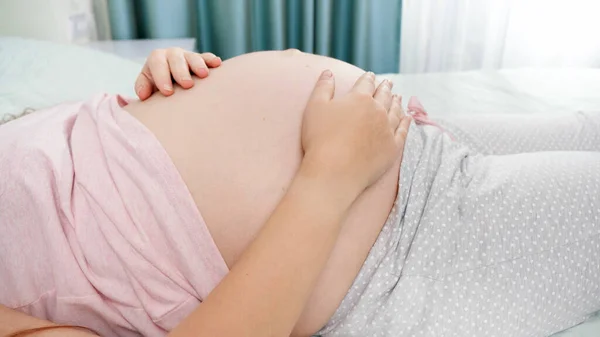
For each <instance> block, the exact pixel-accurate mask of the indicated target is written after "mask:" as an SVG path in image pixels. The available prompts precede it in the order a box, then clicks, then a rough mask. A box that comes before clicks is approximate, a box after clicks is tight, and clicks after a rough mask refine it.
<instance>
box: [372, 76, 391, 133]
mask: <svg viewBox="0 0 600 337" xmlns="http://www.w3.org/2000/svg"><path fill="white" fill-rule="evenodd" d="M392 86H393V84H392V82H390V81H389V80H383V81H382V82H381V83H380V84H379V86H378V87H377V90H375V95H374V96H373V97H374V98H375V101H377V102H379V104H381V105H383V107H384V108H385V111H389V110H390V106H392ZM394 129H395V128H394Z"/></svg>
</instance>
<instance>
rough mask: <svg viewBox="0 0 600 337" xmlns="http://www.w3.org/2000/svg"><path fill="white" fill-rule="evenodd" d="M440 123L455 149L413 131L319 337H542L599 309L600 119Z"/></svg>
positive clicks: (437, 133)
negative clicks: (375, 230) (355, 268)
mask: <svg viewBox="0 0 600 337" xmlns="http://www.w3.org/2000/svg"><path fill="white" fill-rule="evenodd" d="M478 118H479V117H478ZM491 121H493V122H491ZM463 122H464V123H463ZM440 124H442V125H443V126H444V129H445V130H447V131H448V132H450V133H451V134H452V135H454V137H455V138H456V139H457V140H456V141H452V140H451V139H450V137H448V135H446V134H444V133H443V132H442V131H441V130H440V129H438V128H435V127H432V126H415V125H412V126H411V130H410V132H409V136H408V139H407V143H406V147H405V154H404V158H403V162H402V167H401V173H400V181H399V186H400V188H399V192H398V196H397V199H396V202H395V204H394V207H393V209H392V212H391V213H390V215H389V218H388V220H387V222H386V224H385V226H384V227H383V229H382V231H381V233H380V235H379V237H378V239H377V241H376V243H375V245H374V246H373V248H372V249H371V252H370V253H369V256H368V258H367V259H366V261H365V263H364V265H363V267H362V269H361V271H360V273H359V275H358V276H357V277H356V279H355V281H354V283H353V285H352V287H351V289H350V290H349V291H348V294H347V295H346V297H345V298H344V300H343V301H342V303H341V305H340V306H339V308H338V310H337V311H336V313H335V315H334V316H333V317H332V318H331V320H330V321H329V322H328V323H327V325H326V326H325V327H324V328H323V329H322V330H321V331H320V332H319V334H321V335H324V336H411V337H412V336H414V337H433V336H435V337H440V336H443V337H445V336H457V337H458V336H460V337H464V336H502V337H510V336H515V337H517V336H528V337H529V336H548V335H551V334H552V333H555V332H557V331H560V330H563V329H566V328H568V327H570V326H573V325H575V324H577V323H579V322H582V321H583V320H585V319H586V318H587V317H588V316H589V315H590V314H591V313H593V312H595V311H598V310H600V138H599V137H600V114H583V113H578V114H574V115H563V116H560V117H556V118H548V117H547V118H543V119H542V118H539V119H536V118H524V119H523V120H521V119H518V118H510V117H491V116H490V117H489V119H488V120H487V121H485V120H484V119H482V118H480V120H477V119H475V118H465V119H463V120H461V119H460V118H458V119H453V120H452V121H441V122H440ZM521 152H522V153H521Z"/></svg>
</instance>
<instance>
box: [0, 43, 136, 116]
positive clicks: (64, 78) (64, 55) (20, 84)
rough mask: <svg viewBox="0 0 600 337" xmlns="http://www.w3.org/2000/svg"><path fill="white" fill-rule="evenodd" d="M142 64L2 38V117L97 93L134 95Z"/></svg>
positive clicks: (55, 45)
mask: <svg viewBox="0 0 600 337" xmlns="http://www.w3.org/2000/svg"><path fill="white" fill-rule="evenodd" d="M141 66H142V65H141V64H138V63H136V62H133V61H130V60H127V59H123V58H120V57H118V56H115V55H112V54H107V53H103V52H100V51H96V50H91V49H86V48H85V47H79V46H75V45H66V44H59V43H53V42H46V41H36V40H27V39H21V38H2V37H0V121H1V120H3V118H4V117H6V116H5V115H6V114H12V115H18V114H21V113H22V112H23V111H24V110H25V109H28V108H32V109H40V108H45V107H48V106H52V105H54V104H57V103H61V102H65V101H74V100H82V99H86V98H88V97H90V96H92V95H94V94H95V93H99V92H108V93H120V94H124V95H127V96H132V95H134V91H133V85H134V81H135V78H136V76H137V74H138V73H139V71H140V69H141Z"/></svg>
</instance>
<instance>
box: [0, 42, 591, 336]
mask: <svg viewBox="0 0 600 337" xmlns="http://www.w3.org/2000/svg"><path fill="white" fill-rule="evenodd" d="M140 69H141V64H138V63H135V62H133V61H130V60H127V59H123V58H119V57H117V56H114V55H111V54H106V53H102V52H99V51H95V50H91V49H86V48H83V47H77V46H72V45H62V44H56V43H50V42H42V41H33V40H25V39H19V38H0V120H2V118H3V117H5V116H6V115H7V114H20V113H21V112H22V111H23V110H25V109H27V108H33V109H40V108H44V107H48V106H51V105H53V104H57V103H60V102H64V101H74V100H81V99H85V98H88V97H89V96H91V95H93V94H95V93H97V92H109V93H121V94H125V95H128V96H133V95H134V91H133V83H134V81H135V78H136V76H137V74H138V72H139V71H140ZM379 77H380V78H381V79H383V78H388V79H391V80H393V81H394V83H395V87H394V91H395V92H397V93H400V94H402V95H404V96H406V97H408V96H418V97H419V98H420V100H421V101H422V102H423V104H424V106H426V107H427V108H428V111H429V114H430V115H431V116H432V117H433V118H435V116H436V115H439V116H442V115H457V114H484V113H512V114H514V113H517V114H533V113H568V112H573V111H600V94H599V92H598V88H600V69H516V70H500V71H485V72H482V71H471V72H461V73H444V74H418V75H414V74H410V75H401V74H383V75H380V76H379ZM598 336H600V313H597V314H595V315H593V316H592V317H590V319H589V320H588V321H587V322H585V323H583V324H580V325H578V326H576V327H573V328H571V329H569V330H566V331H563V332H561V333H558V334H556V335H554V336H553V337H598Z"/></svg>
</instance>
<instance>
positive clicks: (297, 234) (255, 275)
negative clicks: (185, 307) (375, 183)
mask: <svg viewBox="0 0 600 337" xmlns="http://www.w3.org/2000/svg"><path fill="white" fill-rule="evenodd" d="M322 181H324V180H323V179H322V178H321V177H315V176H307V175H304V174H303V172H302V170H301V171H300V172H299V174H298V175H297V176H296V178H295V179H294V181H293V182H292V184H291V186H290V189H289V190H288V192H287V194H286V195H285V197H284V198H283V199H282V201H281V203H280V204H279V206H278V207H277V208H276V210H275V211H274V212H273V214H272V216H271V218H270V219H269V220H268V221H267V223H266V224H265V226H264V227H263V228H262V230H261V231H260V232H259V234H258V236H257V237H256V239H255V240H254V241H253V243H252V244H251V245H250V246H249V247H248V249H247V250H246V251H245V252H244V254H243V255H242V257H241V258H240V260H239V261H238V262H237V263H236V264H235V265H234V266H233V268H232V269H231V271H230V273H229V274H228V275H227V276H226V277H225V278H224V279H223V281H222V282H221V283H220V284H219V285H218V286H217V288H215V289H214V290H213V292H212V293H211V294H210V295H209V296H208V297H207V299H206V300H205V301H204V303H202V304H201V305H200V306H199V307H198V309H197V310H196V311H195V312H194V313H192V314H191V315H190V316H189V317H188V318H187V319H186V320H184V321H183V322H182V323H181V324H180V325H179V326H178V327H177V328H176V329H175V330H173V331H172V333H171V336H173V337H183V336H186V337H187V336H261V337H263V336H288V335H289V334H290V332H291V331H292V329H293V326H294V324H295V323H296V321H297V319H298V317H299V316H300V313H301V311H302V308H303V307H304V305H305V303H306V301H307V299H308V296H309V294H310V292H311V290H312V289H313V287H314V285H315V282H316V280H317V277H318V276H319V274H320V272H321V271H322V269H323V267H324V266H325V263H326V261H327V259H328V257H329V255H330V253H331V250H332V248H333V245H334V243H335V241H336V239H337V235H338V233H339V230H340V224H341V222H342V220H343V218H344V217H345V214H346V211H347V210H348V208H349V206H350V205H351V204H352V202H353V201H354V198H355V196H354V195H353V192H354V191H352V192H350V191H348V190H346V191H344V190H342V187H340V188H338V187H337V186H335V187H332V186H325V185H323V184H321V182H322Z"/></svg>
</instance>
